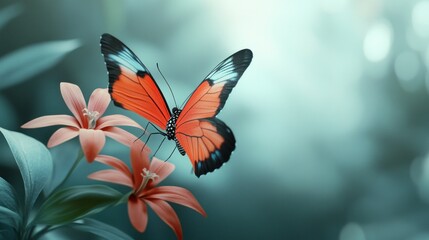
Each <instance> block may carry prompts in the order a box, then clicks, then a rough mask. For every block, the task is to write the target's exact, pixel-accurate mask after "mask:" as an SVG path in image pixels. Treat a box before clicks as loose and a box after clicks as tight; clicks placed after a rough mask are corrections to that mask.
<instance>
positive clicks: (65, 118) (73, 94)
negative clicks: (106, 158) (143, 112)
mask: <svg viewBox="0 0 429 240" xmlns="http://www.w3.org/2000/svg"><path fill="white" fill-rule="evenodd" d="M60 89H61V95H62V96H63V99H64V102H65V103H66V105H67V107H68V108H69V109H70V111H71V112H72V113H73V116H69V115H49V116H43V117H39V118H36V119H33V120H31V121H29V122H27V123H26V124H24V125H22V126H21V127H22V128H40V127H47V126H53V125H64V126H65V127H62V128H60V129H58V130H57V131H56V132H54V134H52V136H51V138H50V139H49V141H48V144H47V146H48V147H49V148H51V147H54V146H57V145H59V144H61V143H64V142H66V141H68V140H70V139H72V138H74V137H76V136H79V140H80V144H81V146H82V149H83V153H84V154H85V157H86V159H87V161H88V162H92V161H94V159H95V157H96V156H97V155H98V154H99V152H100V151H101V149H102V148H103V146H104V144H105V141H106V136H108V137H110V138H112V139H114V140H116V141H118V142H120V143H122V144H124V145H127V146H130V145H131V143H132V142H133V141H134V140H135V139H137V137H136V136H134V135H133V134H131V133H129V132H127V131H125V130H123V129H121V128H118V127H116V126H132V127H136V128H140V129H143V128H142V127H141V126H140V125H139V124H138V123H136V122H135V121H133V120H131V119H130V118H128V117H126V116H123V115H119V114H115V115H110V116H105V117H101V116H102V115H103V113H104V112H105V111H106V109H107V106H108V105H109V103H110V96H109V93H108V92H107V89H101V88H98V89H95V90H94V91H93V92H92V94H91V97H90V98H89V102H88V105H86V102H85V99H84V97H83V94H82V91H81V90H80V88H79V87H78V86H77V85H75V84H71V83H65V82H62V83H61V84H60Z"/></svg>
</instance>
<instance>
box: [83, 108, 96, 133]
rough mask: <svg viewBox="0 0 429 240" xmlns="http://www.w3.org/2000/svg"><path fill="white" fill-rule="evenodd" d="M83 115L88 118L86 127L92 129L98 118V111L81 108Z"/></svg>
mask: <svg viewBox="0 0 429 240" xmlns="http://www.w3.org/2000/svg"><path fill="white" fill-rule="evenodd" d="M82 112H83V115H84V116H86V118H87V119H88V129H94V128H95V126H96V123H97V120H98V118H99V113H98V112H97V111H92V112H91V111H89V110H88V108H84V109H83V110H82Z"/></svg>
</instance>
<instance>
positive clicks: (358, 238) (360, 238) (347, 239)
mask: <svg viewBox="0 0 429 240" xmlns="http://www.w3.org/2000/svg"><path fill="white" fill-rule="evenodd" d="M365 239H366V238H365V234H364V232H363V229H362V227H361V226H360V225H359V224H357V223H353V222H350V223H347V224H346V225H345V226H344V227H343V229H341V232H340V240H365Z"/></svg>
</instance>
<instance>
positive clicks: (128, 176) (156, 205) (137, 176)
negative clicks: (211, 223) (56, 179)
mask: <svg viewBox="0 0 429 240" xmlns="http://www.w3.org/2000/svg"><path fill="white" fill-rule="evenodd" d="M143 146H144V144H143V142H142V141H140V140H139V141H136V142H135V143H134V144H133V145H131V165H132V171H130V170H129V168H128V166H127V165H126V164H125V163H124V162H123V161H121V160H119V159H117V158H115V157H111V156H106V155H99V156H98V157H97V158H96V161H98V162H101V163H104V164H106V165H109V166H111V167H113V168H114V169H107V170H101V171H98V172H95V173H92V174H90V175H89V176H88V177H89V178H91V179H94V180H100V181H105V182H111V183H116V184H121V185H125V186H128V187H130V188H132V189H133V191H132V193H131V194H130V195H129V197H128V216H129V219H130V221H131V224H132V225H133V226H134V228H135V229H136V230H137V231H139V232H144V231H145V230H146V226H147V221H148V215H147V205H149V207H151V208H152V210H153V211H154V212H155V213H156V214H157V215H158V216H159V217H160V218H161V219H162V220H163V221H164V222H165V223H166V224H167V225H168V226H169V227H170V228H172V229H173V231H174V233H175V234H176V236H177V238H178V239H182V238H183V237H182V227H181V224H180V221H179V218H178V216H177V214H176V212H175V211H174V209H173V208H172V207H171V206H170V204H168V203H167V201H169V202H173V203H177V204H180V205H183V206H186V207H189V208H192V209H194V210H195V211H197V212H198V213H200V214H201V215H203V216H204V217H206V216H207V214H206V212H205V211H204V209H203V208H202V207H201V205H200V204H199V203H198V201H197V200H196V199H195V197H194V196H193V195H192V193H191V192H190V191H188V190H187V189H185V188H181V187H176V186H162V187H157V185H158V184H159V183H160V182H161V181H162V180H164V179H165V178H166V177H167V176H168V175H170V174H171V173H172V172H173V170H174V165H173V164H171V163H168V162H164V161H161V160H159V159H157V158H152V161H149V152H150V150H149V149H148V148H147V147H146V148H144V149H145V150H144V151H142V149H143Z"/></svg>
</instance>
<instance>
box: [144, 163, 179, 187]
mask: <svg viewBox="0 0 429 240" xmlns="http://www.w3.org/2000/svg"><path fill="white" fill-rule="evenodd" d="M149 169H150V171H151V172H154V173H156V174H157V175H158V177H157V178H155V180H154V181H150V182H149V187H150V186H156V185H158V184H159V183H160V182H161V181H162V180H164V179H165V178H166V177H168V175H170V174H171V173H172V172H173V171H174V169H175V166H174V164H172V163H169V162H165V161H161V160H159V159H158V158H156V157H153V158H152V161H151V162H150V168H149Z"/></svg>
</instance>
